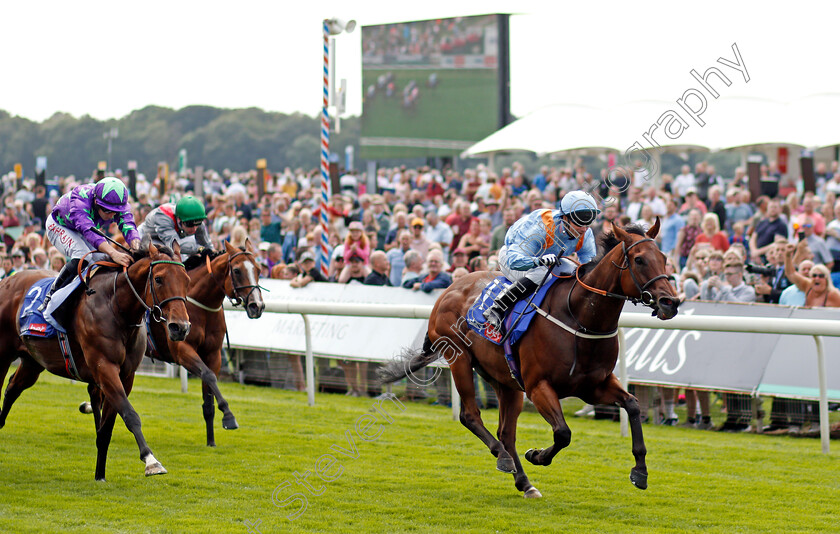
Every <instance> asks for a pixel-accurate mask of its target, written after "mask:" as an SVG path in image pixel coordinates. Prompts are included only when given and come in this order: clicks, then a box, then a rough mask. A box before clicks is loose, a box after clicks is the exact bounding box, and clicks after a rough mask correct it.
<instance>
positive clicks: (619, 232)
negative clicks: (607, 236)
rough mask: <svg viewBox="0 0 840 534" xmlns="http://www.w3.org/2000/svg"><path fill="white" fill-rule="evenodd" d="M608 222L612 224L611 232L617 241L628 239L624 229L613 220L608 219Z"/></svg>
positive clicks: (628, 236)
mask: <svg viewBox="0 0 840 534" xmlns="http://www.w3.org/2000/svg"><path fill="white" fill-rule="evenodd" d="M610 224H612V229H613V234H615V237H616V238H617V239H618V240H619V241H630V235H629V234H628V233H627V232H625V231H624V228H622V227H621V226H620V225H618V224H616V223H615V221H610Z"/></svg>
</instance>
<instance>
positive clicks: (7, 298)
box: [0, 240, 190, 481]
mask: <svg viewBox="0 0 840 534" xmlns="http://www.w3.org/2000/svg"><path fill="white" fill-rule="evenodd" d="M132 256H133V263H132V264H131V266H130V267H128V268H127V269H122V270H110V272H107V271H109V270H108V269H103V271H105V272H100V273H97V274H95V275H94V276H93V277H91V278H90V280H89V282H88V286H89V290H88V291H84V290H82V291H81V296H79V297H78V301H77V302H76V304H75V312H74V313H73V315H72V316H71V317H72V318H71V319H70V320H69V323H70V324H69V325H68V327H69V328H68V334H69V338H70V343H69V345H70V349H71V352H72V354H73V357H74V359H75V371H76V373H75V376H74V374H71V370H70V369H69V368H70V365H68V364H66V363H65V360H64V357H63V356H62V353H61V350H60V348H59V342H58V340H57V339H56V338H37V337H33V336H21V335H20V328H19V326H20V325H19V316H20V311H21V306H22V305H23V302H24V297H25V296H26V294H27V293H28V292H29V291H30V288H31V287H32V285H33V284H34V283H35V282H37V281H38V280H41V279H43V278H46V277H48V276H51V275H52V273H50V271H42V270H31V271H20V272H18V273H15V275H14V276H11V277H9V278H6V279H4V280H3V281H2V282H0V385H2V383H3V381H4V379H5V378H6V373H7V372H8V370H9V366H10V364H11V363H12V362H13V361H14V360H15V359H17V358H20V362H21V363H20V366H19V367H18V368H17V370H16V371H15V373H14V374H13V375H12V377H11V379H9V385H8V387H7V388H6V393H5V396H4V397H3V407H2V410H0V428H2V427H3V426H4V425H5V423H6V418H7V417H8V415H9V410H10V409H11V407H12V405H13V404H14V402H15V401H16V400H17V398H18V397H19V396H20V394H21V393H22V392H23V391H24V390H25V389H27V388H29V387H31V386H32V385H33V384H35V382H36V381H37V380H38V376H39V375H40V374H41V372H42V371H43V370H44V369H46V370H48V371H49V372H51V373H53V374H55V375H58V376H61V377H63V378H69V379H75V380H80V381H82V382H86V383H87V384H88V393H89V394H90V399H91V402H92V403H93V404H94V405H95V406H96V407H97V412H96V414H97V415H96V417H95V425H96V449H97V454H96V472H95V478H96V480H99V481H105V462H106V459H107V455H108V446H109V444H110V442H111V434H112V432H113V429H114V422H115V421H116V416H117V414H119V415H120V417H122V419H123V421H124V422H125V425H126V427H127V428H128V430H129V431H130V432H131V433H132V434H134V439H135V440H136V441H137V446H138V448H139V449H140V460H142V461H143V462H144V463H145V466H146V467H145V474H146V476H151V475H159V474H165V473H166V469H165V468H164V467H163V465H161V463H160V462H158V461H157V459H156V458H155V457H154V455H153V454H152V451H151V449H150V448H149V446H148V444H147V443H146V439H145V438H144V437H143V432H142V431H141V425H140V416H139V415H138V414H137V412H136V411H135V410H134V408H133V407H132V406H131V403H130V402H129V401H128V395H129V394H130V393H131V389H132V386H133V384H134V373H135V371H136V370H137V366H138V365H140V361H141V360H142V358H143V353H144V352H145V350H146V332H145V329H144V328H143V326H142V319H143V314H144V313H145V312H146V310H151V312H152V315H153V317H154V318H155V320H156V322H160V323H165V324H166V330H167V333H168V336H169V338H170V339H174V340H180V339H184V338H185V337H186V336H187V333H188V332H189V330H190V322H189V316H188V315H187V308H186V306H185V299H186V293H187V287H188V285H189V277H188V276H187V272H186V270H185V269H184V265H183V264H182V263H181V262H180V254H179V250H178V249H177V247H176V249H175V250H174V251H172V250H169V249H167V248H163V247H162V248H160V249H158V248H157V247H155V246H154V245H152V244H150V243H149V241H148V240H144V241H143V242H142V243H141V249H140V250H139V251H135V252H133V253H132ZM141 295H142V296H141ZM99 409H101V417H100V416H99Z"/></svg>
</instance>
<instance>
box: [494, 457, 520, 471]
mask: <svg viewBox="0 0 840 534" xmlns="http://www.w3.org/2000/svg"><path fill="white" fill-rule="evenodd" d="M496 469H498V470H499V471H501V472H502V473H509V474H511V475H513V474H515V473H516V464H514V463H513V458H511V457H510V456H508V457H507V458H499V459H498V460H496Z"/></svg>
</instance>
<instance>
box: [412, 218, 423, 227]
mask: <svg viewBox="0 0 840 534" xmlns="http://www.w3.org/2000/svg"><path fill="white" fill-rule="evenodd" d="M424 225H425V223H424V222H423V219H421V218H420V217H415V218H414V219H412V220H411V226H424Z"/></svg>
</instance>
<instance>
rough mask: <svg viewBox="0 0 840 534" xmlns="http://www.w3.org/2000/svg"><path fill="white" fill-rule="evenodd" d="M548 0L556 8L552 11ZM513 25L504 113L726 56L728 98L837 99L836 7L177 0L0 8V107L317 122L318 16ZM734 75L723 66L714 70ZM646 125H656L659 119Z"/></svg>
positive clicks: (341, 58) (673, 77)
mask: <svg viewBox="0 0 840 534" xmlns="http://www.w3.org/2000/svg"><path fill="white" fill-rule="evenodd" d="M555 4H556V5H555ZM513 8H515V9H516V10H517V11H516V14H514V15H513V16H512V18H511V37H510V41H511V108H512V112H513V113H514V114H515V115H518V116H522V115H524V114H526V113H528V112H530V111H534V110H535V109H538V108H540V107H543V106H545V105H548V104H551V103H559V102H563V103H579V104H590V105H605V106H608V105H610V104H612V103H617V102H625V101H630V100H639V99H653V100H667V101H672V102H673V101H674V100H676V99H677V98H679V97H680V96H681V95H682V94H683V92H684V91H685V90H686V89H689V88H690V87H697V86H698V83H697V82H696V81H695V80H694V79H693V78H692V77H691V76H690V74H689V71H690V70H691V69H696V70H698V71H700V72H701V73H702V72H704V71H705V70H706V69H707V68H709V67H711V66H714V65H717V66H718V67H720V64H718V63H716V60H717V59H718V58H719V57H724V58H726V59H729V60H734V55H733V52H732V49H731V46H732V44H733V43H737V45H738V48H739V50H740V52H741V56H742V58H743V62H744V64H745V66H746V68H747V71H748V73H749V76H750V81H749V83H747V82H745V81H744V79H743V77H735V76H733V77H732V78H731V79H732V81H733V83H732V86H731V87H729V88H726V89H725V90H721V94H725V95H727V96H757V97H769V98H776V99H781V100H788V99H792V98H795V97H797V96H804V95H809V94H814V93H821V92H840V67H838V54H837V51H838V50H840V36H838V32H837V31H836V30H835V26H836V22H837V20H840V3H836V2H828V1H824V2H806V1H797V2H784V3H782V2H779V3H769V2H760V3H759V2H751V3H743V2H733V1H726V2H705V3H681V2H680V3H677V2H632V3H631V2H620V3H602V2H579V1H576V2H552V3H551V5H549V2H547V1H539V2H533V1H529V0H523V1H519V2H510V1H497V0H483V1H480V2H478V1H472V0H470V1H459V2H454V1H451V0H450V1H438V0H424V1H422V2H394V1H392V0H389V1H387V2H382V1H378V0H377V1H360V2H347V1H346V0H345V1H340V2H339V1H333V0H330V1H322V2H291V1H280V0H276V1H248V0H242V1H239V2H236V3H231V2H216V1H194V0H175V1H166V2H163V1H158V0H149V1H146V2H122V1H114V0H110V1H85V0H80V1H76V2H67V1H44V2H29V1H13V0H2V1H0V21H2V26H3V30H2V39H3V45H2V47H0V65H2V73H3V80H2V82H0V109H5V110H6V111H8V112H10V113H12V114H14V115H21V116H23V117H27V118H30V119H33V120H38V121H40V120H43V119H45V118H47V117H49V116H51V115H52V114H53V113H55V112H57V111H64V112H69V113H71V114H73V115H75V116H81V115H85V114H89V115H91V116H93V117H96V118H98V119H107V118H113V117H121V116H124V115H126V114H128V113H130V112H131V111H132V110H135V109H139V108H142V107H145V106H147V105H150V104H154V105H160V106H167V107H172V108H180V107H183V106H187V105H191V104H206V105H212V106H217V107H226V108H235V107H251V106H256V107H260V108H263V109H266V110H272V111H281V112H286V113H291V112H302V113H305V114H307V115H312V116H314V115H316V114H317V113H319V110H320V105H321V91H322V89H321V72H322V63H321V62H322V56H321V38H322V37H321V20H322V19H323V18H328V17H341V18H345V19H351V18H352V19H355V20H356V21H357V22H358V24H359V25H360V26H363V25H369V24H382V23H387V22H398V21H405V20H415V19H428V18H441V17H450V16H459V15H476V14H485V13H495V12H510V10H511V9H513ZM360 39H361V31H360V29H359V28H357V29H356V31H355V32H354V33H352V34H349V35H342V36H340V37H339V38H338V39H337V48H338V52H337V53H338V59H337V67H338V78H342V77H343V78H346V79H347V82H348V88H349V90H348V110H347V111H348V114H358V113H360V112H361V87H360V83H361V82H360V79H361V57H360ZM723 70H725V71H727V72H730V73H732V74H734V75H737V74H738V73H737V72H735V71H733V70H731V69H723ZM653 119H654V118H652V120H653Z"/></svg>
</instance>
